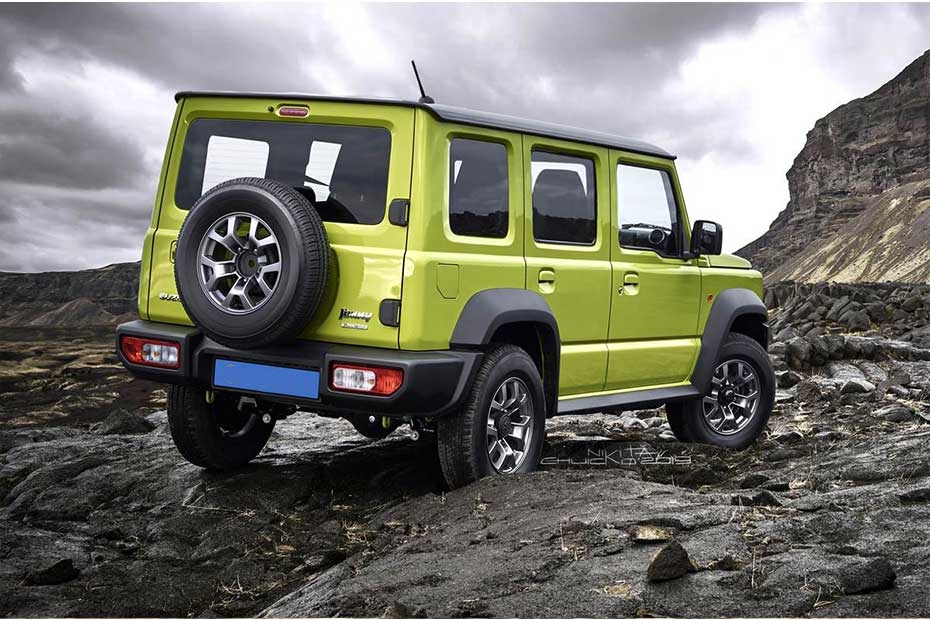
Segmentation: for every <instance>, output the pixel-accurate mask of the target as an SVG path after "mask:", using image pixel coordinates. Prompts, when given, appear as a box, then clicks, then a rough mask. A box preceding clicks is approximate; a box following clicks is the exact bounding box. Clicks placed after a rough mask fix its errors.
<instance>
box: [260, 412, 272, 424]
mask: <svg viewBox="0 0 930 620" xmlns="http://www.w3.org/2000/svg"><path fill="white" fill-rule="evenodd" d="M271 419H272V418H271V414H270V413H265V414H262V422H264V423H265V424H271Z"/></svg>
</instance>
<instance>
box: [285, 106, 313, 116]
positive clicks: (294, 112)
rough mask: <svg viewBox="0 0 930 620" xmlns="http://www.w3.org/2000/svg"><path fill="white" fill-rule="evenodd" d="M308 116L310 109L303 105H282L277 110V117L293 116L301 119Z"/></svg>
mask: <svg viewBox="0 0 930 620" xmlns="http://www.w3.org/2000/svg"><path fill="white" fill-rule="evenodd" d="M309 114H310V108H308V107H307V106H303V105H283V106H281V107H280V108H278V115H279V116H294V117H297V118H303V117H304V116H307V115H309Z"/></svg>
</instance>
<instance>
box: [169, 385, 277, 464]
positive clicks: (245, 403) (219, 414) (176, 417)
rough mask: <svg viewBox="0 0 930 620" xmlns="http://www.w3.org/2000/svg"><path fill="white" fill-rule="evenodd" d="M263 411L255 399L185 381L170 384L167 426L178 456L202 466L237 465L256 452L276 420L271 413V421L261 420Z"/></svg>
mask: <svg viewBox="0 0 930 620" xmlns="http://www.w3.org/2000/svg"><path fill="white" fill-rule="evenodd" d="M208 399H209V402H208ZM264 413H267V411H265V410H264V409H262V408H261V407H260V406H259V405H258V404H257V403H255V401H254V399H251V398H248V397H244V396H238V395H235V394H226V393H223V392H214V393H212V396H211V395H209V394H208V393H207V391H206V390H204V389H203V388H199V387H195V386H188V385H172V386H171V388H170V389H169V391H168V426H169V427H170V429H171V438H172V439H173V440H174V445H175V446H177V448H178V451H179V452H180V453H181V456H183V457H184V458H185V459H187V460H188V461H189V462H191V463H193V464H194V465H197V466H198V467H203V468H205V469H212V470H218V471H222V470H229V469H236V468H237V467H242V466H243V465H245V464H246V463H248V462H249V461H251V460H252V459H253V458H255V457H256V456H258V453H259V452H261V451H262V448H264V447H265V444H266V443H268V438H269V437H271V431H273V430H274V423H275V417H274V416H273V415H272V416H270V417H271V420H270V422H264V421H262V417H263V414H264Z"/></svg>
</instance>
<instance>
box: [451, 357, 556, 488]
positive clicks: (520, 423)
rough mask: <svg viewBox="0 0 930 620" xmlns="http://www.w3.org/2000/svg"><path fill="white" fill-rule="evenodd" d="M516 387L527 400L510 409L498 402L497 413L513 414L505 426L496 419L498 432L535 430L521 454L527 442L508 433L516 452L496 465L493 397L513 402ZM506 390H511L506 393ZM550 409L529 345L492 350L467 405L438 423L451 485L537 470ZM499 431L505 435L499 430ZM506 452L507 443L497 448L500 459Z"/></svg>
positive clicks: (508, 416) (510, 443) (529, 432)
mask: <svg viewBox="0 0 930 620" xmlns="http://www.w3.org/2000/svg"><path fill="white" fill-rule="evenodd" d="M514 389H516V390H518V392H517V394H520V392H522V394H521V396H523V397H525V398H523V399H521V400H522V402H524V403H526V405H525V406H524V407H515V406H513V405H511V406H508V407H506V408H505V409H500V408H499V407H497V405H495V413H494V417H495V419H498V418H502V417H504V415H506V417H507V420H506V421H504V420H501V421H500V424H501V425H502V426H497V425H495V426H496V427H497V428H496V430H495V431H494V432H495V435H496V436H503V435H505V434H506V431H507V430H511V431H512V432H513V433H518V434H523V435H524V436H525V435H526V434H529V441H526V442H523V447H524V449H523V450H522V453H523V454H522V457H521V458H519V460H518V459H517V457H516V454H517V453H518V452H521V451H519V450H518V449H517V450H515V449H514V448H515V447H517V446H518V445H520V443H521V442H520V441H518V440H517V439H515V438H513V437H510V436H508V437H507V439H503V441H504V442H505V443H506V444H507V445H508V447H510V449H511V451H512V453H513V455H514V456H513V457H512V458H511V457H505V458H504V459H503V461H502V463H501V464H500V466H499V467H495V465H494V464H492V461H491V456H490V455H489V453H488V452H489V430H488V418H489V415H490V414H491V407H492V401H495V402H497V403H498V404H499V403H500V402H501V401H503V402H504V403H507V402H509V399H510V398H512V397H513V394H514V393H515V392H514V391H513V390H514ZM500 390H509V391H508V392H506V393H501V392H500ZM495 399H496V400H495ZM527 407H528V408H527ZM545 412H546V399H545V393H544V392H543V384H542V379H540V377H539V371H538V370H537V369H536V365H535V364H534V363H533V360H532V359H530V356H529V355H527V354H526V352H525V351H524V350H523V349H521V348H519V347H515V346H512V345H505V346H501V347H498V348H496V349H494V350H492V351H491V352H489V353H488V354H487V355H486V356H485V358H484V361H483V362H482V364H481V367H480V368H479V370H478V374H477V377H476V378H475V382H474V384H473V385H472V388H471V391H470V394H469V397H468V400H467V401H466V403H465V405H464V406H463V407H462V408H461V409H460V410H459V411H458V412H456V413H451V414H448V415H446V416H443V417H441V418H439V421H438V424H437V428H436V440H437V449H438V452H439V462H440V466H441V468H442V473H443V477H444V478H445V481H446V484H447V485H448V487H449V488H450V489H456V488H458V487H462V486H465V485H466V484H469V483H471V482H474V481H476V480H478V479H480V478H483V477H485V476H488V475H492V474H511V473H524V472H529V471H534V470H535V469H536V467H537V466H538V464H539V458H540V453H541V452H542V446H543V441H544V439H545V424H546V413H545ZM518 427H522V428H527V427H528V428H529V429H530V430H529V431H526V430H524V431H522V432H521V431H518V430H517V428H518ZM498 432H500V433H501V435H497V433H498ZM494 443H495V444H497V442H494ZM497 445H498V446H499V445H500V444H497ZM503 454H504V451H503V449H502V448H497V449H496V450H495V459H497V460H500V457H501V456H502V455H503ZM508 465H513V467H508Z"/></svg>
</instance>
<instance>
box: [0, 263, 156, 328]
mask: <svg viewBox="0 0 930 620" xmlns="http://www.w3.org/2000/svg"><path fill="white" fill-rule="evenodd" d="M138 287H139V263H120V264H116V265H107V266H106V267H100V268H99V269H85V270H83V271H54V272H45V273H0V300H2V303H0V327H26V326H29V327H96V326H104V325H115V324H116V323H118V322H120V321H122V320H128V317H131V316H134V315H135V312H136V296H137V290H138Z"/></svg>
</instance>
